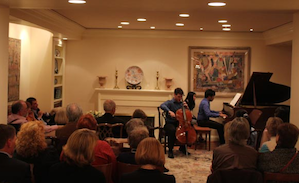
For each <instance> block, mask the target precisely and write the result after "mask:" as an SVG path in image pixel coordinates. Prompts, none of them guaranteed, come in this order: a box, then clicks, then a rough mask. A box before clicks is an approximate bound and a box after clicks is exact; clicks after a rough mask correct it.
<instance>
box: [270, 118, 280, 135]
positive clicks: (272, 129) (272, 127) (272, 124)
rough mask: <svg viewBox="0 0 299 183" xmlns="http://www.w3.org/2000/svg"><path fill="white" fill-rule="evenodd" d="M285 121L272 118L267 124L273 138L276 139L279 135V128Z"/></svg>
mask: <svg viewBox="0 0 299 183" xmlns="http://www.w3.org/2000/svg"><path fill="white" fill-rule="evenodd" d="M282 123H283V121H282V120H281V119H280V118H278V117H270V118H268V120H267V123H266V129H267V130H268V133H269V135H270V136H271V137H275V136H276V133H277V128H278V126H279V125H280V124H282Z"/></svg>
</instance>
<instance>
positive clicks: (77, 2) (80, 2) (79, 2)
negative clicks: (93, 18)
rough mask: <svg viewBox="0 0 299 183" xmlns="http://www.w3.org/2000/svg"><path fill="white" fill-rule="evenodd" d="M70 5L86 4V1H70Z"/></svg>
mask: <svg viewBox="0 0 299 183" xmlns="http://www.w3.org/2000/svg"><path fill="white" fill-rule="evenodd" d="M69 3H72V4H85V3H86V1H84V0H69Z"/></svg>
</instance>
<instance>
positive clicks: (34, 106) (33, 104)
mask: <svg viewBox="0 0 299 183" xmlns="http://www.w3.org/2000/svg"><path fill="white" fill-rule="evenodd" d="M26 102H29V103H30V105H31V109H33V110H36V109H37V108H38V103H37V100H36V98H34V97H29V98H27V100H26Z"/></svg>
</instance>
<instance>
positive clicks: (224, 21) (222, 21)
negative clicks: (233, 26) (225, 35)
mask: <svg viewBox="0 0 299 183" xmlns="http://www.w3.org/2000/svg"><path fill="white" fill-rule="evenodd" d="M218 23H227V20H218Z"/></svg>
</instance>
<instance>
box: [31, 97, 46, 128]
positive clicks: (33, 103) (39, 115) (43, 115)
mask: <svg viewBox="0 0 299 183" xmlns="http://www.w3.org/2000/svg"><path fill="white" fill-rule="evenodd" d="M26 102H28V103H30V105H31V110H32V112H33V113H34V117H35V119H37V120H38V121H44V122H47V121H48V120H49V119H50V117H51V116H50V115H49V113H43V112H42V111H41V110H40V109H39V108H38V103H37V100H36V98H34V97H29V98H27V100H26Z"/></svg>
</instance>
